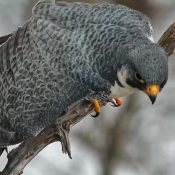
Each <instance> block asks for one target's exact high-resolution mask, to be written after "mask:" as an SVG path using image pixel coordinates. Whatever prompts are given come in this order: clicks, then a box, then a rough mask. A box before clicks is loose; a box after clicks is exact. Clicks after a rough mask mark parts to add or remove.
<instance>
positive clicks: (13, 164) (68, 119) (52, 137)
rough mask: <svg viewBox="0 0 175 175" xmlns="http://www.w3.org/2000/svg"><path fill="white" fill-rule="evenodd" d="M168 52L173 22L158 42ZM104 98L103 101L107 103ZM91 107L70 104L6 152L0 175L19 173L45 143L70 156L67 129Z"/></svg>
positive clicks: (174, 40)
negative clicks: (6, 158) (63, 111)
mask: <svg viewBox="0 0 175 175" xmlns="http://www.w3.org/2000/svg"><path fill="white" fill-rule="evenodd" d="M158 43H159V44H160V45H161V46H162V47H163V48H164V49H165V51H166V52H167V53H168V55H172V54H173V52H174V50H175V23H174V24H172V25H171V26H170V27H169V28H168V29H167V31H166V32H165V33H164V34H163V36H162V37H161V39H160V40H159V42H158ZM107 102H108V99H104V101H103V103H104V104H105V103H107ZM92 110H93V108H92V105H91V103H90V101H89V100H87V99H82V100H80V101H78V102H76V103H75V104H73V105H71V106H70V108H69V110H68V112H67V113H66V114H64V115H63V116H62V117H61V118H58V119H57V120H56V121H55V123H53V124H51V125H49V126H48V127H46V128H45V129H44V130H43V131H41V132H40V133H39V134H38V135H37V136H36V137H33V138H30V139H29V140H27V141H25V142H23V143H21V144H20V145H19V146H18V147H17V148H15V149H14V150H12V151H11V152H10V153H9V154H8V162H7V164H6V167H5V168H4V170H3V171H2V172H1V175H20V174H22V173H23V169H24V167H25V166H26V165H27V164H28V163H29V162H30V161H31V160H32V159H33V158H34V157H35V156H36V155H37V154H38V153H39V152H40V151H41V150H42V149H44V148H45V147H46V146H47V145H49V144H51V143H53V142H55V141H60V142H61V144H62V151H63V153H67V154H68V155H69V157H70V158H71V151H70V143H69V131H70V128H71V127H72V126H74V125H75V124H77V123H78V122H80V121H81V120H82V119H83V118H84V117H85V116H87V115H88V114H89V113H90V112H92Z"/></svg>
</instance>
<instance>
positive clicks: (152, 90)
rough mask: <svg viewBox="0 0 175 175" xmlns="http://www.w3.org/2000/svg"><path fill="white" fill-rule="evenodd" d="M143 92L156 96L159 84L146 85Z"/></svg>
mask: <svg viewBox="0 0 175 175" xmlns="http://www.w3.org/2000/svg"><path fill="white" fill-rule="evenodd" d="M145 92H146V93H147V94H148V95H152V96H156V95H157V94H158V93H159V92H160V86H159V85H156V84H153V85H149V86H147V87H146V90H145Z"/></svg>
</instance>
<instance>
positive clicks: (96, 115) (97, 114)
mask: <svg viewBox="0 0 175 175" xmlns="http://www.w3.org/2000/svg"><path fill="white" fill-rule="evenodd" d="M90 115H91V117H93V118H97V117H98V116H99V115H100V112H96V114H95V115H92V114H90Z"/></svg>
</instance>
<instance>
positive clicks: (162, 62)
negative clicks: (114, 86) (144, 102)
mask: <svg viewBox="0 0 175 175" xmlns="http://www.w3.org/2000/svg"><path fill="white" fill-rule="evenodd" d="M127 50H128V51H126V53H124V58H123V59H124V62H123V63H122V65H121V66H120V68H119V69H118V70H117V81H116V82H118V85H120V86H122V87H123V88H125V89H127V90H128V92H129V91H137V90H141V91H143V92H144V93H146V94H147V95H148V96H149V98H150V100H151V102H152V103H154V102H155V100H156V97H157V95H158V93H159V92H160V91H161V89H162V88H163V87H164V85H165V84H166V82H167V77H168V55H167V54H166V53H165V51H164V50H163V49H162V48H161V47H160V46H158V45H157V44H155V43H151V44H147V45H140V46H138V47H134V48H132V49H127Z"/></svg>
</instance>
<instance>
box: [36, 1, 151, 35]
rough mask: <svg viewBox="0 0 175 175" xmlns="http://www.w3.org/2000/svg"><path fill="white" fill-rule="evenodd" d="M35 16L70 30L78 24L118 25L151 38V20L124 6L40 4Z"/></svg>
mask: <svg viewBox="0 0 175 175" xmlns="http://www.w3.org/2000/svg"><path fill="white" fill-rule="evenodd" d="M33 16H35V17H39V18H44V19H49V20H53V21H54V20H55V21H57V24H58V25H59V26H60V27H63V28H68V27H69V26H70V25H77V24H88V23H91V24H103V25H109V24H113V25H118V26H120V27H124V28H127V29H130V30H132V29H133V30H136V29H137V30H139V31H142V32H143V33H144V34H145V35H146V36H151V34H152V26H151V22H150V19H149V18H148V17H147V16H145V15H143V14H142V13H141V12H138V11H135V10H133V9H130V8H128V7H126V6H122V5H119V4H118V5H113V4H109V3H102V4H95V5H94V4H93V5H92V4H88V3H80V2H79V3H66V2H57V3H56V4H54V3H47V2H44V3H43V2H42V1H41V2H39V3H38V4H37V5H36V6H35V8H33Z"/></svg>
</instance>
